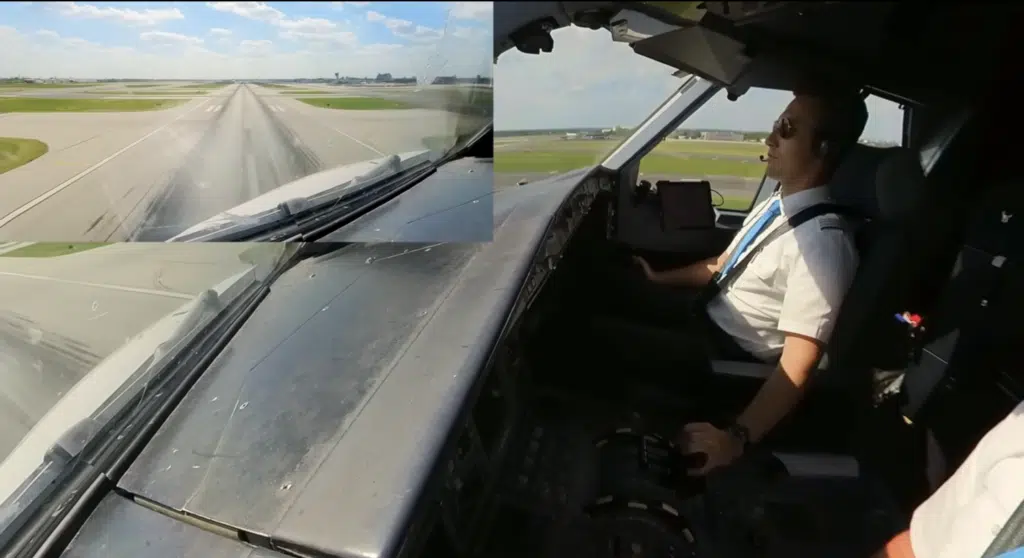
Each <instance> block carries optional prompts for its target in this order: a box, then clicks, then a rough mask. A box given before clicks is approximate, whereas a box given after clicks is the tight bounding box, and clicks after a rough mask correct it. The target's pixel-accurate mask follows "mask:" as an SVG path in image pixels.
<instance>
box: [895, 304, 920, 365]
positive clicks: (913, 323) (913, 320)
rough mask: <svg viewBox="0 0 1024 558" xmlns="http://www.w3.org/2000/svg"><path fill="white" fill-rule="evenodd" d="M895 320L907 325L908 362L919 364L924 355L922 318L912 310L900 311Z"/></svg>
mask: <svg viewBox="0 0 1024 558" xmlns="http://www.w3.org/2000/svg"><path fill="white" fill-rule="evenodd" d="M896 321H898V322H901V323H903V324H905V325H906V326H907V336H908V338H909V341H910V355H909V357H910V362H911V363H912V364H915V365H917V364H921V357H922V356H923V355H924V332H925V328H924V325H922V324H923V322H924V318H922V317H921V316H919V315H917V314H914V313H912V312H900V313H899V314H896Z"/></svg>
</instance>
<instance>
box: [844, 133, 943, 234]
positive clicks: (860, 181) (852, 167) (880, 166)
mask: <svg viewBox="0 0 1024 558" xmlns="http://www.w3.org/2000/svg"><path fill="white" fill-rule="evenodd" d="M923 187H924V171H922V169H921V163H920V160H919V159H918V157H917V154H916V153H915V152H914V151H913V150H911V149H908V148H905V147H873V146H870V145H863V144H859V143H858V144H857V145H855V146H853V147H851V148H850V151H849V153H847V154H846V156H845V157H844V158H843V162H842V163H840V165H839V168H838V169H836V173H835V176H834V177H833V178H832V181H831V183H830V184H829V190H830V192H831V194H832V198H833V199H834V200H835V201H836V203H839V204H842V205H846V206H849V207H852V208H853V209H855V210H856V211H857V212H858V213H860V214H862V215H865V216H867V217H870V218H873V219H878V218H881V219H886V220H890V219H902V218H904V217H906V216H907V215H908V214H909V213H910V212H912V211H913V210H914V209H915V208H916V206H917V203H918V202H919V200H920V197H921V194H922V191H923Z"/></svg>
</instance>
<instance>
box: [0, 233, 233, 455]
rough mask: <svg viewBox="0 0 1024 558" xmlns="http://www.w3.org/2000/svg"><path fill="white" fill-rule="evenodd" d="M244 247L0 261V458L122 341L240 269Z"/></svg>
mask: <svg viewBox="0 0 1024 558" xmlns="http://www.w3.org/2000/svg"><path fill="white" fill-rule="evenodd" d="M251 246H252V245H247V244H242V243H237V244H226V243H222V244H187V245H186V244H161V245H153V244H141V243H137V244H114V245H111V246H105V247H100V248H95V249H92V250H88V251H85V252H80V253H76V254H69V255H64V256H58V257H52V258H11V257H0V372H2V373H3V377H4V381H3V382H2V384H0V420H5V421H6V422H5V423H4V424H7V425H13V427H12V428H5V429H3V434H0V456H3V455H6V452H7V451H9V450H10V445H11V444H13V443H16V442H17V440H20V439H21V436H22V435H23V434H24V432H25V431H26V429H27V428H30V427H31V426H32V425H33V424H35V422H36V421H37V420H39V418H40V417H41V415H42V413H44V412H45V411H46V410H47V409H48V408H49V407H50V406H51V405H53V404H54V403H55V402H56V401H57V400H58V399H59V398H60V397H61V396H62V395H63V394H64V393H67V390H68V389H70V388H71V386H73V385H74V384H75V383H76V382H78V380H80V379H81V378H82V377H83V376H84V375H85V374H86V373H88V371H89V370H91V369H92V368H93V367H94V366H96V365H97V364H98V363H99V362H100V361H101V360H102V359H103V358H105V357H107V356H108V355H110V354H111V353H112V352H114V351H115V350H116V349H117V348H119V347H120V346H122V345H123V344H124V343H125V342H126V341H127V340H128V339H129V338H130V337H132V336H135V335H137V334H139V333H141V332H142V331H143V330H145V329H146V328H147V327H148V326H149V325H151V324H152V323H154V322H156V321H157V320H159V319H160V318H162V317H164V316H166V315H167V314H169V313H171V312H173V311H175V310H177V309H178V308H180V307H181V306H182V305H184V304H186V303H187V302H188V301H189V300H191V299H192V298H193V297H194V296H195V295H196V294H198V293H199V292H202V291H203V290H205V289H207V288H210V287H212V286H214V285H216V284H217V283H219V282H220V281H222V280H224V279H226V278H227V277H230V276H231V275H233V274H235V273H238V272H240V271H243V270H245V269H247V268H248V267H249V264H248V263H246V262H243V261H241V260H240V259H239V257H238V256H239V254H240V253H241V252H243V251H244V250H247V249H249V248H250V247H251Z"/></svg>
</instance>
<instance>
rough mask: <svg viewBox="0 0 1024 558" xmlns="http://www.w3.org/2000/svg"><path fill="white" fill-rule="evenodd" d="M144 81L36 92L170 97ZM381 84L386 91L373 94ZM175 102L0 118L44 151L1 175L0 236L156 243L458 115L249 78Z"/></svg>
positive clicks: (1, 127)
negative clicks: (335, 102)
mask: <svg viewBox="0 0 1024 558" xmlns="http://www.w3.org/2000/svg"><path fill="white" fill-rule="evenodd" d="M200 86H201V84H194V85H187V86H182V85H177V84H176V85H175V87H174V88H175V89H184V90H188V89H189V88H191V87H200ZM145 89H147V88H140V89H136V90H133V91H135V92H138V91H142V90H145ZM152 89H154V90H159V91H154V92H153V93H152V94H150V93H149V92H146V94H133V92H132V91H127V90H126V88H125V87H123V86H117V87H111V86H107V85H104V86H99V87H93V88H85V89H82V90H79V89H78V88H76V90H75V91H71V92H69V91H67V90H60V93H56V92H54V91H52V90H51V91H47V93H52V94H53V95H54V96H58V97H63V98H72V97H77V98H82V97H88V98H99V99H102V98H133V99H144V98H148V97H150V96H152V97H157V98H178V97H179V96H177V95H167V94H161V92H162V91H167V90H169V89H168V86H164V85H161V86H156V87H153V88H152ZM371 89H372V91H371ZM385 89H392V90H391V91H386V92H380V91H381V90H385ZM324 90H325V94H327V95H328V96H344V95H350V96H380V97H384V96H389V97H390V96H393V97H394V98H409V99H412V98H413V97H411V96H417V95H419V96H418V97H415V98H416V99H419V104H420V105H423V104H424V102H423V100H424V99H427V100H428V101H427V102H426V104H427V105H429V104H430V101H429V99H435V98H439V96H437V95H435V96H431V97H425V96H423V93H424V92H423V91H420V92H418V93H417V92H416V91H415V90H413V89H409V88H379V87H373V88H362V87H339V88H324ZM18 93H20V92H18ZM38 93H39V92H36V91H33V92H32V96H40V95H39V94H38ZM97 93H102V94H97ZM183 99H185V102H184V104H182V105H180V106H177V107H174V108H171V109H167V110H162V111H154V112H134V113H132V112H122V113H59V114H57V113H8V114H2V115H0V136H8V137H27V138H35V139H38V140H40V141H43V142H46V143H47V144H48V145H49V148H50V150H49V152H48V153H47V154H46V155H43V156H42V157H40V158H39V159H37V160H35V161H32V162H31V163H28V164H26V165H24V166H22V167H19V168H16V169H14V170H12V171H9V172H7V173H4V174H2V175H0V241H3V240H26V239H28V240H34V241H50V240H53V241H72V240H73V241H91V242H105V241H121V240H140V241H160V240H165V239H167V238H170V237H172V236H174V235H175V234H177V233H178V232H180V231H182V230H184V229H186V228H188V227H189V226H191V225H193V224H195V223H198V222H200V221H202V220H204V219H206V218H209V217H210V216H213V215H215V214H217V213H219V212H221V211H224V210H226V209H230V208H231V207H233V206H236V205H238V204H240V203H243V202H245V201H247V200H249V199H252V198H254V197H256V196H258V195H260V194H262V193H265V192H267V191H270V190H272V189H274V188H276V187H277V186H280V185H282V184H285V183H288V182H291V181H293V180H296V179H298V178H301V177H303V176H306V175H308V174H311V173H313V172H316V171H318V170H321V169H328V168H332V167H335V166H338V165H343V164H347V163H354V162H359V161H364V160H367V159H372V158H376V157H380V156H383V155H387V154H392V153H396V152H402V151H412V150H418V149H423V148H424V146H425V145H426V144H425V142H424V139H425V138H432V137H436V136H445V135H449V136H450V135H452V134H453V133H454V131H455V127H456V125H457V123H458V121H459V120H460V119H461V120H463V122H464V121H465V119H466V118H467V116H465V115H463V114H457V113H455V112H451V111H446V110H440V109H441V108H444V107H443V106H442V105H443V103H438V108H437V109H432V108H413V109H404V110H367V111H345V110H333V109H325V108H318V107H314V106H310V105H307V104H305V103H303V102H301V101H299V100H297V99H296V98H295V96H293V95H287V94H281V93H280V91H279V90H276V89H272V88H267V87H261V86H258V85H253V84H245V85H229V86H226V87H221V88H219V89H216V90H215V91H213V92H211V93H209V94H205V95H199V96H195V97H192V98H190V97H188V96H184V97H183Z"/></svg>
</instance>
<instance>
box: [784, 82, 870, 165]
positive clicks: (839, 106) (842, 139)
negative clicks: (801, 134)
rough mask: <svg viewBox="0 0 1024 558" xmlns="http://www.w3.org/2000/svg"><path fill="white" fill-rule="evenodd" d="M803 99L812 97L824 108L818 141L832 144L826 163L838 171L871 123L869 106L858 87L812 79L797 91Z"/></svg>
mask: <svg viewBox="0 0 1024 558" xmlns="http://www.w3.org/2000/svg"><path fill="white" fill-rule="evenodd" d="M793 94H794V95H797V96H799V97H812V98H814V99H815V100H816V101H818V103H819V104H820V107H821V113H820V115H819V119H820V120H819V121H818V123H817V126H816V130H815V132H816V138H815V142H816V143H818V142H821V141H822V140H824V141H827V142H829V148H828V152H827V155H826V163H827V165H828V167H829V168H830V169H831V170H835V167H836V166H838V164H839V161H840V160H842V157H843V156H844V155H845V154H846V153H847V152H848V151H849V150H850V148H851V147H853V146H854V145H856V144H857V141H858V140H859V139H860V135H861V134H862V133H863V132H864V126H865V125H866V124H867V121H868V107H867V104H866V103H865V102H864V97H863V96H862V95H861V94H860V91H859V90H858V88H856V87H849V86H844V85H839V84H836V83H834V82H830V81H828V80H822V79H809V80H807V81H805V82H804V83H803V84H802V85H801V86H800V87H798V88H796V89H795V90H794V91H793Z"/></svg>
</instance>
